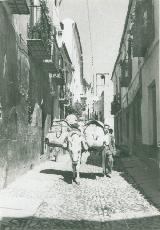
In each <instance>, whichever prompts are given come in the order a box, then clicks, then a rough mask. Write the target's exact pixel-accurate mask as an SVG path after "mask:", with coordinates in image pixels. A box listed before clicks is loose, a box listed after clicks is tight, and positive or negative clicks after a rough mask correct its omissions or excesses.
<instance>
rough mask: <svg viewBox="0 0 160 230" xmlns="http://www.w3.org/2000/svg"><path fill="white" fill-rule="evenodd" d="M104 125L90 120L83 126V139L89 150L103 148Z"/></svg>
mask: <svg viewBox="0 0 160 230" xmlns="http://www.w3.org/2000/svg"><path fill="white" fill-rule="evenodd" d="M104 135H105V134H104V125H103V123H101V122H100V121H96V120H91V121H89V122H88V123H87V124H86V125H85V129H84V137H85V141H86V143H87V145H88V147H89V149H98V148H102V147H103V141H104Z"/></svg>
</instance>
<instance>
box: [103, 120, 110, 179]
mask: <svg viewBox="0 0 160 230" xmlns="http://www.w3.org/2000/svg"><path fill="white" fill-rule="evenodd" d="M104 132H105V137H104V149H103V151H102V168H103V175H104V176H108V177H111V173H112V168H113V147H112V143H111V136H110V134H109V126H108V125H104Z"/></svg>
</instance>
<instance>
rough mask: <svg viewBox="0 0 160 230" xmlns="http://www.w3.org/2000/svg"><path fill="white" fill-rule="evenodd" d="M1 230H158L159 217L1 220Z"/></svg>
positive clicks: (159, 227) (159, 225) (159, 226)
mask: <svg viewBox="0 0 160 230" xmlns="http://www.w3.org/2000/svg"><path fill="white" fill-rule="evenodd" d="M0 229H1V230H6V229H15V230H23V229H25V230H32V229H34V230H35V229H39V230H44V229H47V230H53V229H56V230H68V229H69V230H75V229H76V230H82V229H83V230H89V229H93V230H126V229H130V230H152V229H154V230H156V229H157V230H158V229H160V216H151V217H143V218H132V219H125V220H124V219H122V220H112V221H106V222H97V221H92V220H91V221H87V220H80V221H79V220H62V219H52V218H43V217H42V218H36V217H28V218H3V220H2V222H1V228H0Z"/></svg>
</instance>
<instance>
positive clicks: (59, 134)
mask: <svg viewBox="0 0 160 230" xmlns="http://www.w3.org/2000/svg"><path fill="white" fill-rule="evenodd" d="M68 130H69V125H68V123H67V122H66V121H63V120H57V121H54V122H53V125H52V128H51V129H50V130H49V132H48V134H47V136H46V138H45V143H46V144H47V145H48V146H51V147H62V148H67V142H66V139H67V136H68Z"/></svg>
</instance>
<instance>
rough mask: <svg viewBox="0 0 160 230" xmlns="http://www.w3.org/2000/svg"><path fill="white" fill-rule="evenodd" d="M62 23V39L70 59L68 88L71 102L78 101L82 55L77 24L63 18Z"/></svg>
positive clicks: (80, 87) (81, 75)
mask: <svg viewBox="0 0 160 230" xmlns="http://www.w3.org/2000/svg"><path fill="white" fill-rule="evenodd" d="M63 25H64V30H63V41H64V42H65V45H66V47H67V50H68V53H69V56H70V58H71V61H72V71H73V77H72V83H71V88H70V90H71V92H72V96H73V103H74V102H76V101H78V102H80V99H81V95H82V94H83V56H82V46H81V41H80V35H79V31H78V27H77V24H76V23H75V22H74V21H73V20H71V19H65V20H63Z"/></svg>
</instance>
